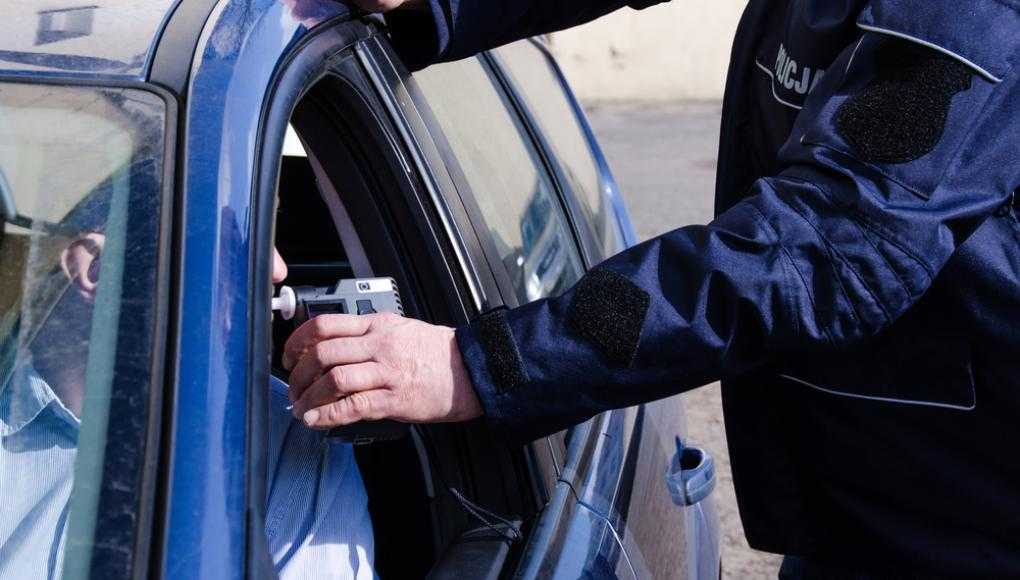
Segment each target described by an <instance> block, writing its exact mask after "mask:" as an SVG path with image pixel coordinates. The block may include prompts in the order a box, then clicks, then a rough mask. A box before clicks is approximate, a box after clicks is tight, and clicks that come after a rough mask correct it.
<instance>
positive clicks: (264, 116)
mask: <svg viewBox="0 0 1020 580" xmlns="http://www.w3.org/2000/svg"><path fill="white" fill-rule="evenodd" d="M0 210H2V213H3V217H4V225H3V233H2V237H0V316H2V319H0V371H2V373H3V374H2V375H0V378H2V379H3V381H4V382H3V385H4V389H5V390H4V391H0V392H2V393H4V395H5V397H0V438H4V439H3V444H4V447H5V449H6V451H7V452H8V453H9V454H10V455H9V457H8V459H3V461H8V462H13V461H16V462H18V463H9V464H10V465H16V466H17V467H12V468H9V469H4V468H3V464H2V463H0V494H2V495H3V496H4V501H5V503H6V504H7V506H8V507H5V508H4V512H6V514H5V515H4V516H3V517H0V520H5V521H4V522H0V523H2V526H8V528H9V529H10V530H12V531H11V532H10V534H9V537H8V538H7V539H6V544H5V545H4V546H2V547H0V559H2V558H4V557H5V554H7V552H8V549H9V548H11V546H13V545H14V544H16V543H24V542H29V541H32V539H31V538H26V537H21V536H19V531H18V529H19V528H18V522H17V521H14V522H13V523H11V522H7V521H6V520H10V519H12V517H13V516H11V515H10V514H13V513H16V512H17V509H19V508H18V507H17V506H19V505H22V504H23V503H25V502H23V501H22V498H20V497H17V494H13V495H12V493H11V492H10V490H11V489H15V487H9V486H14V485H15V484H17V485H19V486H21V487H18V488H17V489H22V488H24V489H29V490H35V489H38V490H48V491H46V493H47V494H52V497H50V496H47V497H49V499H51V500H52V501H50V502H49V504H51V506H52V507H51V508H48V509H53V510H55V511H54V513H53V517H54V518H62V519H61V521H65V520H66V537H65V538H64V539H63V540H62V541H61V545H60V550H59V553H57V554H54V556H53V558H55V559H57V560H61V561H62V569H63V575H64V577H67V578H86V577H92V578H103V579H105V578H140V577H151V578H166V579H168V580H169V579H177V578H189V579H192V578H204V579H210V580H222V579H226V578H243V577H245V578H272V577H275V572H274V568H273V562H272V561H271V559H270V557H269V554H268V552H267V549H266V538H265V534H264V529H265V512H266V506H265V497H266V461H267V460H266V456H267V443H266V439H267V436H266V431H267V428H266V421H267V419H266V415H267V411H266V410H267V405H268V402H267V398H268V396H269V395H268V391H267V389H266V385H267V383H268V381H269V379H270V375H271V374H272V373H275V372H276V370H275V369H276V368H277V366H278V365H277V364H276V360H277V359H276V358H274V356H276V353H278V352H279V350H280V347H281V346H282V341H283V340H285V339H286V336H287V333H288V332H289V330H290V329H289V328H288V327H287V326H286V325H285V323H284V322H283V321H282V320H276V321H274V320H273V317H272V314H271V310H270V301H271V297H272V296H273V295H274V293H275V292H276V289H274V287H273V285H272V282H271V280H270V275H269V274H270V266H271V261H272V249H273V246H274V244H275V246H276V247H277V248H278V249H279V251H280V253H281V254H282V255H283V256H284V257H285V258H286V260H287V262H288V263H289V265H290V276H289V277H288V283H289V284H293V285H319V286H322V285H329V284H332V283H333V282H336V281H337V280H339V279H344V278H371V277H390V278H393V279H394V280H395V281H396V284H397V286H398V287H399V289H400V293H401V298H402V300H403V306H404V310H405V313H406V315H408V316H412V317H415V318H420V319H424V320H428V321H431V322H435V323H442V324H447V325H461V324H464V323H466V322H468V321H469V320H471V319H472V318H474V317H476V316H479V315H480V314H482V313H485V312H487V311H490V310H492V309H496V308H502V307H514V306H517V305H519V304H523V303H526V302H528V301H531V300H535V299H538V298H541V297H543V296H547V295H550V294H555V293H558V292H561V291H563V290H565V289H567V288H569V287H570V286H571V285H573V283H574V282H576V281H577V280H578V279H579V278H580V277H581V276H582V274H583V273H584V272H585V270H587V269H588V268H591V267H592V266H594V265H596V264H598V263H599V262H600V261H602V260H603V259H605V258H606V257H608V256H610V255H612V254H614V253H616V252H618V251H620V250H621V249H622V248H624V247H626V246H627V245H628V244H632V243H634V242H635V239H634V233H633V230H632V228H631V226H630V223H629V220H628V217H627V213H626V210H625V209H624V206H623V204H622V201H621V198H620V196H619V194H618V192H617V189H616V186H615V183H614V181H613V178H612V176H611V175H610V173H609V171H608V169H607V166H606V163H605V160H604V159H603V157H602V154H601V153H600V151H599V148H598V145H597V144H596V142H595V140H594V137H593V135H592V133H591V130H590V128H589V127H588V124H587V122H586V121H585V118H584V116H583V113H582V111H581V109H580V107H579V106H578V104H577V102H576V100H575V99H574V97H573V95H572V94H571V92H570V89H569V87H568V86H567V84H566V82H565V81H564V79H563V76H562V75H561V73H560V71H559V69H558V68H557V65H556V63H555V61H554V60H553V58H552V56H551V55H550V54H549V52H548V51H547V50H546V48H545V47H544V46H543V44H541V43H540V42H536V41H525V42H519V43H516V44H513V45H510V46H506V47H504V48H501V49H498V50H495V51H492V52H489V53H486V54H482V55H480V56H478V57H476V58H471V59H467V60H463V61H460V62H456V63H450V64H443V65H436V66H433V67H430V68H428V69H425V70H424V71H421V72H418V73H415V74H410V73H408V71H407V70H406V69H405V67H404V66H403V64H402V63H401V62H400V60H399V58H398V57H397V56H396V55H395V54H394V52H393V50H392V49H391V47H390V45H389V42H388V40H387V33H386V27H385V22H384V21H383V20H382V19H380V18H378V17H373V16H367V15H364V14H359V13H357V12H356V11H354V10H352V9H351V8H349V7H347V6H345V5H344V4H342V3H337V2H333V1H327V0H188V1H186V2H185V1H180V0H137V1H133V2H113V1H107V0H97V1H96V2H92V3H89V2H72V1H70V0H51V1H48V2H38V1H37V0H9V1H7V2H5V3H4V5H3V7H2V8H0ZM100 232H101V233H100ZM81 264H87V266H80V265H81ZM100 278H101V279H102V280H103V283H102V284H97V281H98V280H99V279H100ZM68 280H72V281H73V283H72V284H69V283H68ZM68 293H71V294H68ZM72 299H73V301H74V302H75V303H76V304H83V305H87V307H86V306H83V307H81V308H79V309H78V310H76V311H75V312H78V313H79V314H80V313H81V312H87V313H88V314H87V316H81V315H79V316H77V317H75V316H74V315H73V313H71V312H70V311H68V312H65V310H66V308H65V307H64V306H61V305H63V304H66V303H68V302H69V301H72ZM83 309H84V310H83ZM40 345H46V347H45V348H42V347H41V346H40ZM26 368H35V369H36V370H37V371H39V372H40V373H44V370H43V369H46V370H45V373H51V374H53V376H61V377H64V379H66V381H67V383H66V384H68V385H77V387H78V388H76V389H75V388H68V389H66V390H64V391H59V390H57V389H54V390H55V391H57V394H56V400H52V401H48V402H47V404H52V405H53V406H54V409H56V411H57V412H56V413H55V414H54V417H56V418H55V419H54V420H59V421H63V422H64V423H63V425H64V427H66V428H67V431H66V433H64V435H63V436H61V437H58V438H53V439H52V440H47V441H45V442H40V443H38V445H37V447H30V448H18V447H17V446H16V445H13V443H12V441H14V439H10V440H9V439H7V437H8V436H10V437H13V436H14V435H15V434H17V432H18V431H19V429H25V428H26V425H28V424H29V422H30V421H31V420H32V419H33V418H34V417H35V415H33V414H31V413H30V412H29V410H30V409H31V408H32V407H31V405H33V404H38V403H39V401H36V400H32V399H31V398H29V399H28V400H21V399H18V398H16V397H12V396H7V395H8V391H10V389H7V388H6V385H7V384H8V383H9V382H10V380H11V375H12V373H15V372H21V370H22V369H26ZM12 369H14V370H12ZM45 373H44V374H45ZM52 398H53V397H51V399H52ZM26 401H27V402H26ZM44 402H45V401H44ZM372 427H374V426H372V425H366V426H364V429H365V433H364V434H363V435H361V436H357V429H359V428H361V427H358V428H355V435H356V436H355V439H356V440H357V441H358V442H359V443H365V444H363V445H359V446H357V448H356V455H357V460H358V464H359V466H360V470H361V473H362V477H363V479H364V481H365V485H366V489H367V493H368V501H369V509H370V512H371V517H372V522H373V526H374V530H375V532H374V533H375V564H376V572H377V574H378V576H379V577H381V578H416V577H430V578H458V579H467V578H470V579H474V578H503V577H520V578H571V579H573V578H578V577H589V578H603V577H618V578H701V579H707V578H717V577H718V575H719V539H718V527H717V523H716V519H715V512H714V507H713V503H712V496H711V491H712V489H713V486H714V482H715V479H714V478H715V474H714V470H713V463H712V459H711V456H710V455H709V454H708V453H707V452H706V451H704V450H702V449H699V448H698V447H696V446H695V445H692V444H691V442H689V441H687V440H686V437H685V433H684V415H683V406H682V403H681V402H680V400H679V399H676V398H674V399H669V400H665V401H661V402H658V403H655V404H650V405H644V406H640V407H634V408H630V409H624V410H621V411H614V412H609V413H605V414H603V415H600V416H598V417H595V418H593V419H591V420H590V421H588V422H586V423H583V424H580V425H577V426H575V427H573V428H572V429H570V430H568V431H565V432H563V433H559V434H556V435H554V436H551V437H548V438H544V439H541V440H538V441H535V442H533V443H531V444H530V445H528V446H526V447H523V448H521V447H510V446H507V445H506V444H505V443H503V442H502V441H501V440H499V439H498V438H497V437H496V436H495V435H494V434H493V433H490V431H489V430H488V428H487V427H486V425H485V423H484V422H474V423H469V424H464V425H435V426H415V427H412V428H406V427H405V428H404V429H403V430H402V432H401V433H400V434H402V435H403V436H399V437H395V438H389V437H387V438H377V437H374V436H372V435H371V432H372V431H371V428H372ZM43 448H45V450H46V451H48V452H49V453H50V454H49V455H47V457H50V458H54V459H47V460H46V461H45V462H43V461H35V462H34V463H33V462H32V458H33V457H37V456H35V455H33V453H35V452H38V451H39V450H40V449H43ZM19 454H20V456H19ZM61 470H62V472H63V473H64V475H65V476H66V478H67V481H68V482H70V481H73V484H71V483H68V484H67V485H58V484H55V483H52V482H51V479H53V475H52V474H53V472H55V471H61ZM72 473H73V477H70V474H72ZM19 493H20V492H19ZM26 493H27V492H26ZM40 493H42V492H41V491H40ZM33 505H35V504H33ZM479 508H481V509H479ZM8 510H11V511H8ZM26 517H28V516H26ZM32 517H42V516H40V515H39V514H35V515H34V516H32ZM2 526H0V531H2V530H3V529H8V528H3V527H2ZM12 526H13V527H12ZM511 530H512V531H513V533H508V532H509V531H511ZM45 575H46V570H40V571H39V576H40V577H43V576H45Z"/></svg>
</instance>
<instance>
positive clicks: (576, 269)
mask: <svg viewBox="0 0 1020 580" xmlns="http://www.w3.org/2000/svg"><path fill="white" fill-rule="evenodd" d="M415 80H416V81H417V84H418V86H419V88H420V89H421V91H422V93H423V94H424V96H425V99H426V101H427V102H428V105H429V106H430V107H431V109H432V112H433V113H434V115H435V117H436V119H437V121H438V122H439V124H440V126H441V127H442V129H443V133H444V134H445V135H446V138H447V140H448V141H449V144H450V147H451V149H452V150H453V154H454V155H455V156H456V158H457V161H458V163H459V164H460V167H461V170H462V171H463V172H464V175H465V178H466V179H467V182H468V185H470V186H471V189H472V191H473V193H474V197H475V199H476V201H477V203H478V205H479V206H480V209H481V213H482V217H483V219H484V220H485V224H486V225H487V226H488V228H489V230H490V231H491V233H492V237H493V238H494V239H495V241H496V245H497V247H498V251H499V254H500V258H501V259H502V261H503V264H504V265H505V266H506V268H507V270H508V271H509V273H510V277H511V279H512V280H513V284H514V287H515V290H516V292H517V296H518V299H519V300H520V301H521V302H522V303H524V302H530V301H532V300H535V299H537V298H541V297H543V296H548V295H551V294H558V293H560V292H563V291H564V290H566V289H568V288H569V287H570V286H571V285H572V284H573V283H574V282H576V281H577V280H578V279H579V278H580V277H581V275H582V273H583V267H582V264H581V260H580V257H579V255H578V253H577V249H576V247H575V246H574V239H573V236H572V234H571V232H570V229H569V226H568V222H567V220H566V216H565V215H564V213H563V207H562V205H561V204H560V201H559V199H558V198H557V193H556V190H555V188H554V186H553V184H552V181H551V179H550V177H549V175H548V174H547V173H546V170H545V167H544V165H543V164H542V160H541V157H540V156H539V154H538V152H537V151H536V150H535V148H534V146H533V144H532V142H531V140H530V137H529V136H528V133H527V131H526V129H525V128H524V127H523V126H522V124H521V122H520V119H518V118H517V116H516V114H515V113H514V112H513V110H512V108H511V105H510V103H509V102H508V101H507V99H506V97H505V95H504V94H503V93H502V92H501V91H500V90H499V89H498V88H497V87H496V85H495V84H494V82H495V81H494V79H493V78H492V77H491V74H490V72H489V71H488V70H487V69H486V68H485V67H484V66H483V65H482V64H481V62H480V61H479V60H478V59H476V58H472V59H467V60H463V61H459V62H455V63H449V64H443V65H438V66H433V67H430V68H428V69H425V70H424V71H422V72H419V73H417V74H415Z"/></svg>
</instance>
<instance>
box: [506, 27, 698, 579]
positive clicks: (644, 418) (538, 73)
mask: <svg viewBox="0 0 1020 580" xmlns="http://www.w3.org/2000/svg"><path fill="white" fill-rule="evenodd" d="M489 58H490V59H491V60H492V62H493V63H494V64H495V65H496V67H497V69H498V70H500V71H501V72H502V74H503V76H504V83H505V84H506V86H507V87H508V89H509V90H510V92H511V93H512V94H513V95H514V97H515V100H516V101H517V106H518V108H519V109H520V110H521V112H522V114H523V116H524V117H525V118H526V119H527V121H528V122H529V124H531V125H532V126H533V129H532V132H533V134H534V135H536V138H537V139H538V141H539V142H540V143H541V145H542V147H543V149H545V150H546V151H547V152H548V153H547V156H548V159H549V165H550V167H551V168H552V169H553V171H554V175H555V176H556V178H557V180H558V182H559V183H560V184H561V186H562V188H563V190H564V192H565V194H566V195H565V198H566V201H567V207H568V208H569V210H570V212H571V214H572V217H573V220H572V221H573V223H574V225H575V227H576V228H577V229H578V230H579V236H578V237H579V239H580V240H581V242H582V243H583V244H586V245H587V247H586V248H585V249H586V253H587V254H588V256H589V257H590V258H589V259H590V263H591V264H592V265H593V264H595V263H597V262H600V261H602V260H603V259H605V258H607V257H609V256H611V255H613V254H615V253H617V252H619V251H620V250H622V249H623V248H624V247H625V246H626V245H630V244H632V243H634V240H633V231H632V229H631V227H630V224H629V219H628V218H627V215H626V211H625V209H623V208H622V200H621V198H620V196H619V194H618V192H617V191H616V184H615V181H614V180H613V178H612V175H611V174H610V173H609V170H608V167H607V166H606V164H605V161H604V158H603V157H602V154H601V152H600V151H599V148H598V144H597V143H596V142H595V141H594V137H593V135H592V132H591V130H590V128H589V127H588V124H587V121H586V119H585V118H584V114H583V112H582V111H581V109H580V107H579V106H578V104H577V101H576V99H574V97H573V95H572V94H571V92H570V89H569V86H567V84H566V81H565V79H564V78H563V76H562V73H561V72H560V71H559V69H558V67H557V65H556V63H555V60H554V59H553V58H552V56H551V55H550V54H549V53H548V51H547V50H545V48H544V46H543V45H542V44H540V43H539V42H537V41H534V40H528V41H521V42H517V43H514V44H511V45H508V46H505V47H502V48H499V49H497V50H494V51H492V52H491V53H490V56H489ZM625 240H629V241H630V243H627V241H625ZM603 425H604V428H605V430H606V431H605V435H606V436H608V437H610V438H611V439H613V440H614V441H616V442H617V446H615V447H606V448H605V453H607V458H609V457H611V458H612V459H613V461H612V462H610V463H612V464H614V465H619V470H620V471H619V473H618V474H617V477H618V479H617V481H616V484H615V485H595V486H592V487H591V488H589V489H587V490H586V491H585V492H583V493H582V498H583V500H584V501H585V502H586V503H587V504H589V505H591V506H593V507H595V508H596V509H597V511H599V512H600V513H602V514H603V515H605V516H606V517H607V518H609V520H610V521H611V522H612V524H613V526H614V529H615V530H616V532H617V533H618V534H619V536H620V538H621V539H622V541H623V544H624V546H625V547H626V549H627V553H628V556H629V557H630V559H631V561H632V563H633V565H634V567H635V569H636V570H637V571H638V572H639V573H640V574H641V575H642V576H650V577H655V578H661V577H677V576H681V577H691V578H714V577H716V576H717V574H718V566H717V563H718V540H717V524H716V522H715V515H714V505H713V503H712V500H711V499H702V500H701V501H699V502H696V503H695V505H682V506H677V505H674V494H673V493H672V492H674V491H676V490H675V489H674V490H671V489H670V487H669V485H668V482H667V479H666V478H665V477H664V474H666V473H667V472H669V471H671V469H672V466H673V462H674V460H676V459H678V458H677V454H680V455H683V454H684V453H686V454H687V457H688V458H691V457H694V456H696V455H698V454H699V453H700V454H701V456H702V461H701V462H700V463H698V464H696V465H694V467H698V466H699V465H700V466H701V468H702V469H705V470H706V471H705V472H703V474H702V475H704V474H706V473H707V470H708V469H710V467H711V465H712V463H711V461H710V458H709V457H706V456H705V453H704V451H702V450H699V449H697V448H696V447H693V446H692V445H691V444H690V442H688V441H687V440H686V433H685V413H684V408H683V402H682V400H681V398H680V397H672V398H670V399H666V400H663V401H658V402H655V403H650V404H647V405H643V406H640V407H634V408H631V409H624V410H620V411H614V412H612V413H610V417H608V418H606V419H604V423H603ZM678 442H682V443H683V447H684V448H686V450H681V449H678ZM686 476H687V477H694V478H697V477H701V476H700V475H698V474H694V473H689V474H686ZM704 485H705V486H707V487H708V488H710V486H711V485H712V481H711V480H705V482H704ZM702 489H705V488H702ZM691 499H692V498H690V497H688V498H687V499H686V500H684V501H683V502H682V503H690V502H691ZM694 499H697V498H694Z"/></svg>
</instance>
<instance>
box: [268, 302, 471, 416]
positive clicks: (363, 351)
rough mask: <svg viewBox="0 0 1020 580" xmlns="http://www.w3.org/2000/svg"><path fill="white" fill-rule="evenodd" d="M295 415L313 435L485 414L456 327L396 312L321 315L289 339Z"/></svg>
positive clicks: (286, 357)
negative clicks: (369, 424) (368, 424)
mask: <svg viewBox="0 0 1020 580" xmlns="http://www.w3.org/2000/svg"><path fill="white" fill-rule="evenodd" d="M283 366H284V367H285V368H287V369H289V370H290V371H291V373H290V399H291V402H293V403H294V416H295V417H298V418H301V419H302V420H303V421H304V422H305V424H306V425H308V426H309V427H313V428H316V429H327V428H331V427H337V426H340V425H348V424H350V423H356V422H358V421H362V420H372V421H374V420H378V419H396V420H398V421H405V422H412V423H430V422H446V421H466V420H468V419H473V418H475V417H479V416H481V414H482V408H481V405H480V404H479V403H478V398H477V396H475V392H474V387H473V386H472V385H471V379H470V378H469V377H468V374H467V370H466V369H465V368H464V363H463V361H462V360H461V356H460V350H459V348H458V347H457V341H456V340H455V338H454V331H453V329H452V328H447V327H445V326H433V325H431V324H426V323H424V322H421V321H418V320H414V319H410V318H403V317H400V316H397V315H395V314H373V315H368V316H354V315H349V314H330V315H322V316H318V317H316V318H313V319H312V320H310V321H308V322H306V323H305V324H303V325H301V327H300V328H298V329H297V330H296V331H294V334H292V335H291V337H290V338H289V339H288V340H287V344H286V346H285V347H284V353H283Z"/></svg>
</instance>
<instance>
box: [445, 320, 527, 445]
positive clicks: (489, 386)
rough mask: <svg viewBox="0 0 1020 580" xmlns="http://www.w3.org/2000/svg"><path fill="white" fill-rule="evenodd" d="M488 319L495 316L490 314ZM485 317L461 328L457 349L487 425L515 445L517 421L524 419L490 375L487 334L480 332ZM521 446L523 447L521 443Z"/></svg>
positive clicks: (512, 400) (511, 398) (518, 409)
mask: <svg viewBox="0 0 1020 580" xmlns="http://www.w3.org/2000/svg"><path fill="white" fill-rule="evenodd" d="M487 316H493V315H492V314H489V315H487ZM484 320H485V317H482V318H480V319H478V320H476V321H474V322H473V323H471V324H470V325H468V326H462V327H460V328H458V329H457V331H456V338H457V346H458V347H459V348H460V356H461V358H462V359H463V361H464V367H465V368H466V369H467V371H468V376H469V377H470V378H471V384H472V386H473V387H474V389H475V394H476V395H477V396H478V401H479V402H480V403H481V405H482V410H483V411H484V413H485V420H486V422H487V423H488V424H489V425H490V426H491V427H492V428H493V430H494V431H495V432H496V434H497V435H499V436H501V437H502V438H505V439H512V440H514V441H515V442H516V441H517V440H518V439H519V434H518V433H517V432H516V431H517V425H516V422H515V417H520V416H521V414H522V413H521V411H523V409H520V408H519V407H520V405H519V404H518V403H516V402H515V398H514V397H512V396H511V395H510V393H508V392H507V391H506V389H505V388H504V386H503V385H500V384H499V383H498V382H497V381H496V380H495V378H494V377H493V376H492V373H490V371H489V361H488V355H487V354H486V352H487V351H486V346H485V342H484V341H483V338H482V335H483V332H484V330H483V329H482V328H480V327H481V326H482V325H483V324H484ZM521 443H524V442H523V441H521Z"/></svg>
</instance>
